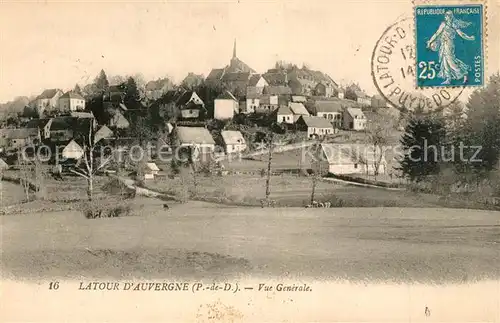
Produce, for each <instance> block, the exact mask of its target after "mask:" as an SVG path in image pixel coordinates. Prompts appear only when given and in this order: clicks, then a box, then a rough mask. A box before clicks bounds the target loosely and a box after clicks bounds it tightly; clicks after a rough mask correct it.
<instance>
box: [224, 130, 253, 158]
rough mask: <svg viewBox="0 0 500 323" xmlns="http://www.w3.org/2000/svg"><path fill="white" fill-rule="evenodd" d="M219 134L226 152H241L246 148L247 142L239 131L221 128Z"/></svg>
mask: <svg viewBox="0 0 500 323" xmlns="http://www.w3.org/2000/svg"><path fill="white" fill-rule="evenodd" d="M221 136H222V141H223V143H224V151H225V152H226V154H231V153H235V152H241V151H245V150H246V149H247V144H246V141H245V138H244V137H243V134H242V133H241V131H236V130H223V131H222V132H221Z"/></svg>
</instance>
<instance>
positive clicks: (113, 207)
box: [82, 200, 132, 219]
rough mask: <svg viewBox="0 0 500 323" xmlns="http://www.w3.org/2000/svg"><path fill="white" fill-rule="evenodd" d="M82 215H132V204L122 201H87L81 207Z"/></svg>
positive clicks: (115, 216)
mask: <svg viewBox="0 0 500 323" xmlns="http://www.w3.org/2000/svg"><path fill="white" fill-rule="evenodd" d="M82 212H83V215H84V216H85V218H87V219H96V218H117V217H123V216H130V215H132V206H131V205H130V204H127V203H124V201H123V200H122V201H115V202H114V203H113V202H110V203H107V204H105V203H104V202H102V201H101V202H94V203H87V204H86V205H85V206H84V207H83V211H82Z"/></svg>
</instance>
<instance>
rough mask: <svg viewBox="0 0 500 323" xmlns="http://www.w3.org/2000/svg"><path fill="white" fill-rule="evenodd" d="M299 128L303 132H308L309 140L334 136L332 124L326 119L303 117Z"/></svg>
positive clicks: (298, 123)
mask: <svg viewBox="0 0 500 323" xmlns="http://www.w3.org/2000/svg"><path fill="white" fill-rule="evenodd" d="M297 126H298V128H299V129H300V130H302V131H307V138H309V139H313V138H323V137H324V136H328V135H331V134H333V126H332V124H331V123H330V122H329V121H328V120H326V119H325V118H320V117H309V116H301V117H300V118H299V120H298V121H297Z"/></svg>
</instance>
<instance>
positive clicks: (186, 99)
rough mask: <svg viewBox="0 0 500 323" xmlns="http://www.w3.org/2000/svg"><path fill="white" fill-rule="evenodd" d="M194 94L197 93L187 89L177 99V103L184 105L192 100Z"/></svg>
mask: <svg viewBox="0 0 500 323" xmlns="http://www.w3.org/2000/svg"><path fill="white" fill-rule="evenodd" d="M193 94H195V95H197V94H196V92H194V91H186V92H184V93H183V94H182V95H181V96H180V97H179V98H178V99H177V101H176V102H175V103H176V104H177V105H184V104H186V103H188V102H189V101H190V100H191V98H192V96H193Z"/></svg>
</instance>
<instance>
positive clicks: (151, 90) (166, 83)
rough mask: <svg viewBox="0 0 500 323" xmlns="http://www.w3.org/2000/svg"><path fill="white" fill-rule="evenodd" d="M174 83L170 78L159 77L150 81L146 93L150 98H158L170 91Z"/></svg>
mask: <svg viewBox="0 0 500 323" xmlns="http://www.w3.org/2000/svg"><path fill="white" fill-rule="evenodd" d="M173 87H174V84H173V83H172V81H171V80H170V79H169V78H162V79H157V80H154V81H149V82H148V83H146V86H145V95H146V98H148V99H149V100H157V99H159V98H160V97H161V96H162V95H164V94H165V93H167V92H168V91H170V90H171V89H172V88H173Z"/></svg>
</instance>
